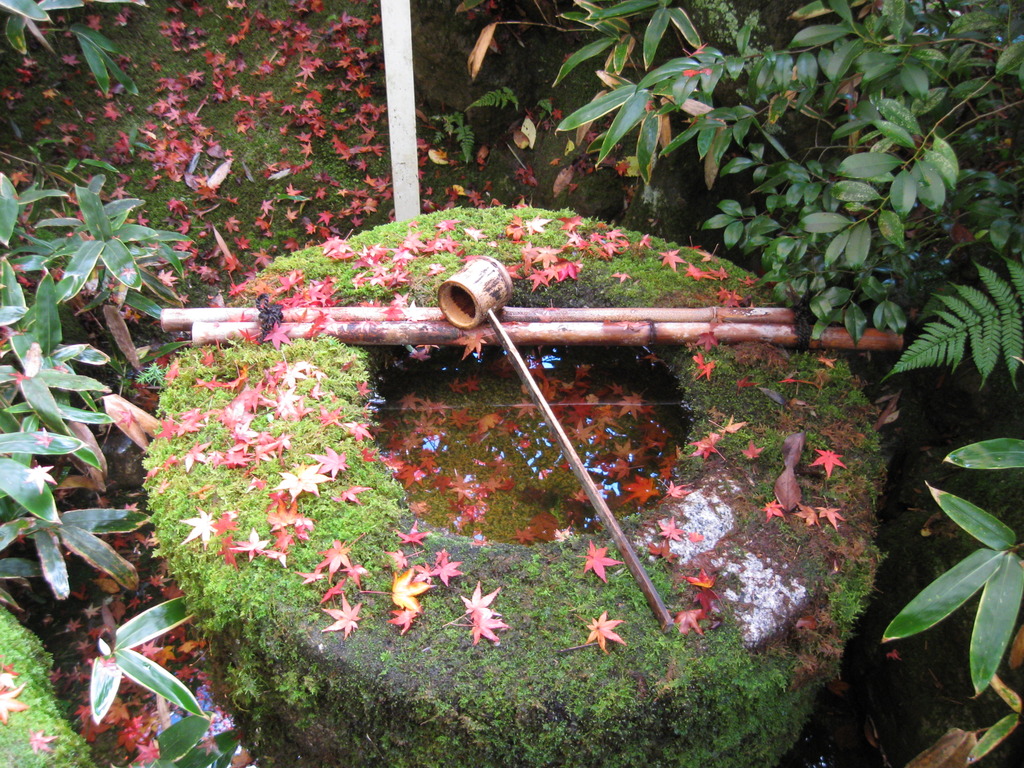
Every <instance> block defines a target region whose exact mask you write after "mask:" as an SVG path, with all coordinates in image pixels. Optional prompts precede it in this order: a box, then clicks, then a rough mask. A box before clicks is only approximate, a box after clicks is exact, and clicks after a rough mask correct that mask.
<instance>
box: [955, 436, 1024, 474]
mask: <svg viewBox="0 0 1024 768" xmlns="http://www.w3.org/2000/svg"><path fill="white" fill-rule="evenodd" d="M945 460H946V461H948V462H949V463H950V464H956V465H957V466H958V467H964V468H965V469H1012V468H1016V467H1024V440H1017V439H1015V438H1012V437H1000V438H996V439H995V440H982V441H981V442H980V443H971V444H970V445H965V446H964V447H963V448H957V449H956V450H955V451H953V452H952V453H950V454H949V455H948V456H947V457H946V459H945Z"/></svg>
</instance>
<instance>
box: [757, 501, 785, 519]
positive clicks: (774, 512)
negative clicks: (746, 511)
mask: <svg viewBox="0 0 1024 768" xmlns="http://www.w3.org/2000/svg"><path fill="white" fill-rule="evenodd" d="M761 511H762V512H764V513H765V515H764V519H765V522H767V521H769V520H771V519H772V518H773V517H781V518H782V519H783V520H785V519H786V510H785V509H783V507H782V505H781V504H780V503H779V502H777V501H774V500H773V501H769V502H768V503H767V504H765V505H764V506H763V507H761Z"/></svg>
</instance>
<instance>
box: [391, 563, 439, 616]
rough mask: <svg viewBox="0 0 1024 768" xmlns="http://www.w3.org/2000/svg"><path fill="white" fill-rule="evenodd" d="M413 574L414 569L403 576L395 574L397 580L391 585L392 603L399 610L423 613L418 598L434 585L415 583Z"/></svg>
mask: <svg viewBox="0 0 1024 768" xmlns="http://www.w3.org/2000/svg"><path fill="white" fill-rule="evenodd" d="M412 574H413V570H412V568H410V569H409V570H408V571H406V572H405V573H403V574H397V573H396V574H395V579H394V581H393V582H392V583H391V601H392V602H393V603H394V604H395V605H397V606H398V607H399V608H404V609H405V610H407V611H413V612H414V613H421V612H422V611H423V607H422V606H421V605H420V601H419V600H417V599H416V596H417V595H422V594H423V593H424V592H426V591H427V590H428V589H430V588H431V587H433V586H434V585H433V584H427V583H426V582H425V581H413V580H412Z"/></svg>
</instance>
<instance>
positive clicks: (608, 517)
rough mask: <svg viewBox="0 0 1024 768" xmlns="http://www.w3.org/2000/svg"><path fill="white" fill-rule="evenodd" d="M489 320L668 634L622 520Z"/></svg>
mask: <svg viewBox="0 0 1024 768" xmlns="http://www.w3.org/2000/svg"><path fill="white" fill-rule="evenodd" d="M487 319H488V320H489V321H490V323H491V328H492V329H493V331H494V333H495V334H496V335H497V336H498V339H499V340H500V341H501V344H502V346H504V347H505V352H506V353H508V356H509V358H510V359H511V360H512V365H513V366H514V367H515V369H516V372H517V373H518V374H519V378H520V380H521V381H522V382H523V385H524V386H525V387H526V389H527V391H528V392H529V393H530V399H531V400H533V403H534V405H536V406H537V408H539V409H540V412H541V413H542V414H543V415H544V420H545V421H546V422H547V423H548V427H549V428H550V429H551V433H552V434H553V435H554V436H555V439H556V440H557V441H558V444H559V446H560V447H561V448H562V455H563V456H565V458H566V460H567V461H568V462H569V467H570V468H571V469H572V471H573V474H574V475H576V479H577V480H579V482H580V485H581V486H582V487H583V492H584V493H586V495H587V498H588V499H590V503H591V505H593V507H594V510H595V511H596V512H597V516H598V517H599V518H601V525H603V526H604V529H605V531H607V532H608V535H609V536H611V539H612V541H613V542H615V547H616V548H617V549H618V550H619V554H620V555H622V557H623V558H624V560H625V563H626V568H628V569H629V572H630V574H632V576H633V580H634V581H636V583H637V586H638V587H640V591H641V592H643V593H644V597H646V598H647V604H648V605H649V606H650V607H651V610H652V611H653V612H654V616H655V618H656V619H657V620H658V623H659V624H660V625H661V631H662V632H664V631H666V630H667V629H668V628H669V627H671V626H672V624H673V621H672V615H671V614H670V613H669V612H668V609H667V608H666V607H665V603H664V602H663V601H662V599H661V595H659V594H658V590H657V589H655V587H654V583H653V582H652V581H651V577H650V576H649V575H648V574H647V571H646V570H644V567H643V564H642V563H641V562H640V559H639V558H638V557H637V556H636V551H635V550H634V549H633V545H632V544H630V542H629V539H627V538H626V534H625V533H623V532H622V528H620V527H619V521H618V520H616V519H615V515H614V514H612V511H611V510H610V509H609V508H608V505H607V504H606V503H605V500H604V497H603V496H602V495H601V492H600V491H599V490H598V488H597V486H596V485H595V484H594V480H593V478H591V477H590V473H589V472H587V468H586V466H584V464H583V462H582V461H580V457H579V454H577V453H576V449H575V448H573V445H572V442H571V441H570V440H569V437H568V435H566V434H565V430H564V429H562V425H561V423H560V422H559V421H558V417H556V416H555V414H554V411H552V410H551V406H550V405H548V401H547V400H546V399H545V398H544V394H543V393H542V392H541V391H540V388H539V387H538V386H537V382H536V381H534V380H533V376H532V375H531V374H530V369H529V368H527V367H526V363H525V362H524V361H523V358H522V356H521V355H520V354H519V350H518V349H516V345H515V344H514V343H513V341H512V339H511V338H510V337H509V334H508V333H507V332H506V330H505V327H504V326H503V325H502V323H501V321H500V320H498V317H497V315H495V314H494V310H492V309H488V310H487Z"/></svg>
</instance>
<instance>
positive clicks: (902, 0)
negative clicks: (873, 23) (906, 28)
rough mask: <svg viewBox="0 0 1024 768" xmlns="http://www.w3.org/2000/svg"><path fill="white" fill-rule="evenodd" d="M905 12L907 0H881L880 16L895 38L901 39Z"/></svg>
mask: <svg viewBox="0 0 1024 768" xmlns="http://www.w3.org/2000/svg"><path fill="white" fill-rule="evenodd" d="M906 12H907V0H882V18H883V19H884V20H885V26H886V27H888V29H889V31H890V32H891V33H892V34H893V36H894V37H895V38H896V39H897V40H902V39H903V25H904V16H905V15H906Z"/></svg>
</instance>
